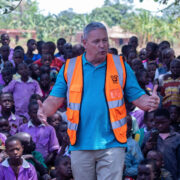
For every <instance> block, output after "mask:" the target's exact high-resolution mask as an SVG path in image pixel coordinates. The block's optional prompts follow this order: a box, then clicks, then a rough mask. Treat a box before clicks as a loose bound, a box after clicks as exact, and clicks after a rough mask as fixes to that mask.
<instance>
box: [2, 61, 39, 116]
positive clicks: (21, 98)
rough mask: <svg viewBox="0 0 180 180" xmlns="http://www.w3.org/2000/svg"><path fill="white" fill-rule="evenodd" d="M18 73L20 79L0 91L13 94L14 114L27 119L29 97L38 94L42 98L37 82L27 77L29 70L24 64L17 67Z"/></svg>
mask: <svg viewBox="0 0 180 180" xmlns="http://www.w3.org/2000/svg"><path fill="white" fill-rule="evenodd" d="M18 73H19V74H20V75H21V79H17V80H12V81H11V82H10V83H9V85H8V86H6V87H5V88H3V89H2V91H3V92H11V93H12V94H13V97H14V102H15V113H16V114H17V115H24V116H26V117H28V104H29V99H30V97H31V95H32V94H39V95H41V96H42V92H41V89H40V86H39V84H38V82H37V81H35V80H33V79H32V78H30V77H29V69H28V66H27V65H26V64H25V63H20V64H19V65H18Z"/></svg>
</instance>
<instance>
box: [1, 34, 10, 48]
mask: <svg viewBox="0 0 180 180" xmlns="http://www.w3.org/2000/svg"><path fill="white" fill-rule="evenodd" d="M0 42H1V43H2V45H9V43H10V38H9V35H8V34H6V33H4V34H1V40H0Z"/></svg>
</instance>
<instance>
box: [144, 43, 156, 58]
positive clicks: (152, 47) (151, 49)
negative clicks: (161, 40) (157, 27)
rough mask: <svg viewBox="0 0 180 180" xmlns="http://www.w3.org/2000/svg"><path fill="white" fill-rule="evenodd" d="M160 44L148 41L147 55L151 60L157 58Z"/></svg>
mask: <svg viewBox="0 0 180 180" xmlns="http://www.w3.org/2000/svg"><path fill="white" fill-rule="evenodd" d="M157 50H158V45H157V44H156V43H154V42H148V43H147V45H146V55H147V58H148V59H150V60H155V59H156V58H157Z"/></svg>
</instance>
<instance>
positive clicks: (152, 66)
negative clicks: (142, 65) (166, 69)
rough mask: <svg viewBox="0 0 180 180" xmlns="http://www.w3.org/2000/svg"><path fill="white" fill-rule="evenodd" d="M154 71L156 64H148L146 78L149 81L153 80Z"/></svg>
mask: <svg viewBox="0 0 180 180" xmlns="http://www.w3.org/2000/svg"><path fill="white" fill-rule="evenodd" d="M156 69H157V64H156V63H155V62H148V64H147V71H148V76H149V78H150V79H151V81H153V80H154V77H155V73H156Z"/></svg>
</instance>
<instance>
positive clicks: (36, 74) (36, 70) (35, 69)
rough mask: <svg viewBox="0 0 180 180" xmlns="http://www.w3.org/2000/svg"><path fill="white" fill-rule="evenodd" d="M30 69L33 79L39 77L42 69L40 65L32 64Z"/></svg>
mask: <svg viewBox="0 0 180 180" xmlns="http://www.w3.org/2000/svg"><path fill="white" fill-rule="evenodd" d="M29 69H30V73H31V77H32V78H33V79H36V80H37V79H38V77H39V76H40V69H39V66H38V65H37V64H31V65H30V66H29Z"/></svg>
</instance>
